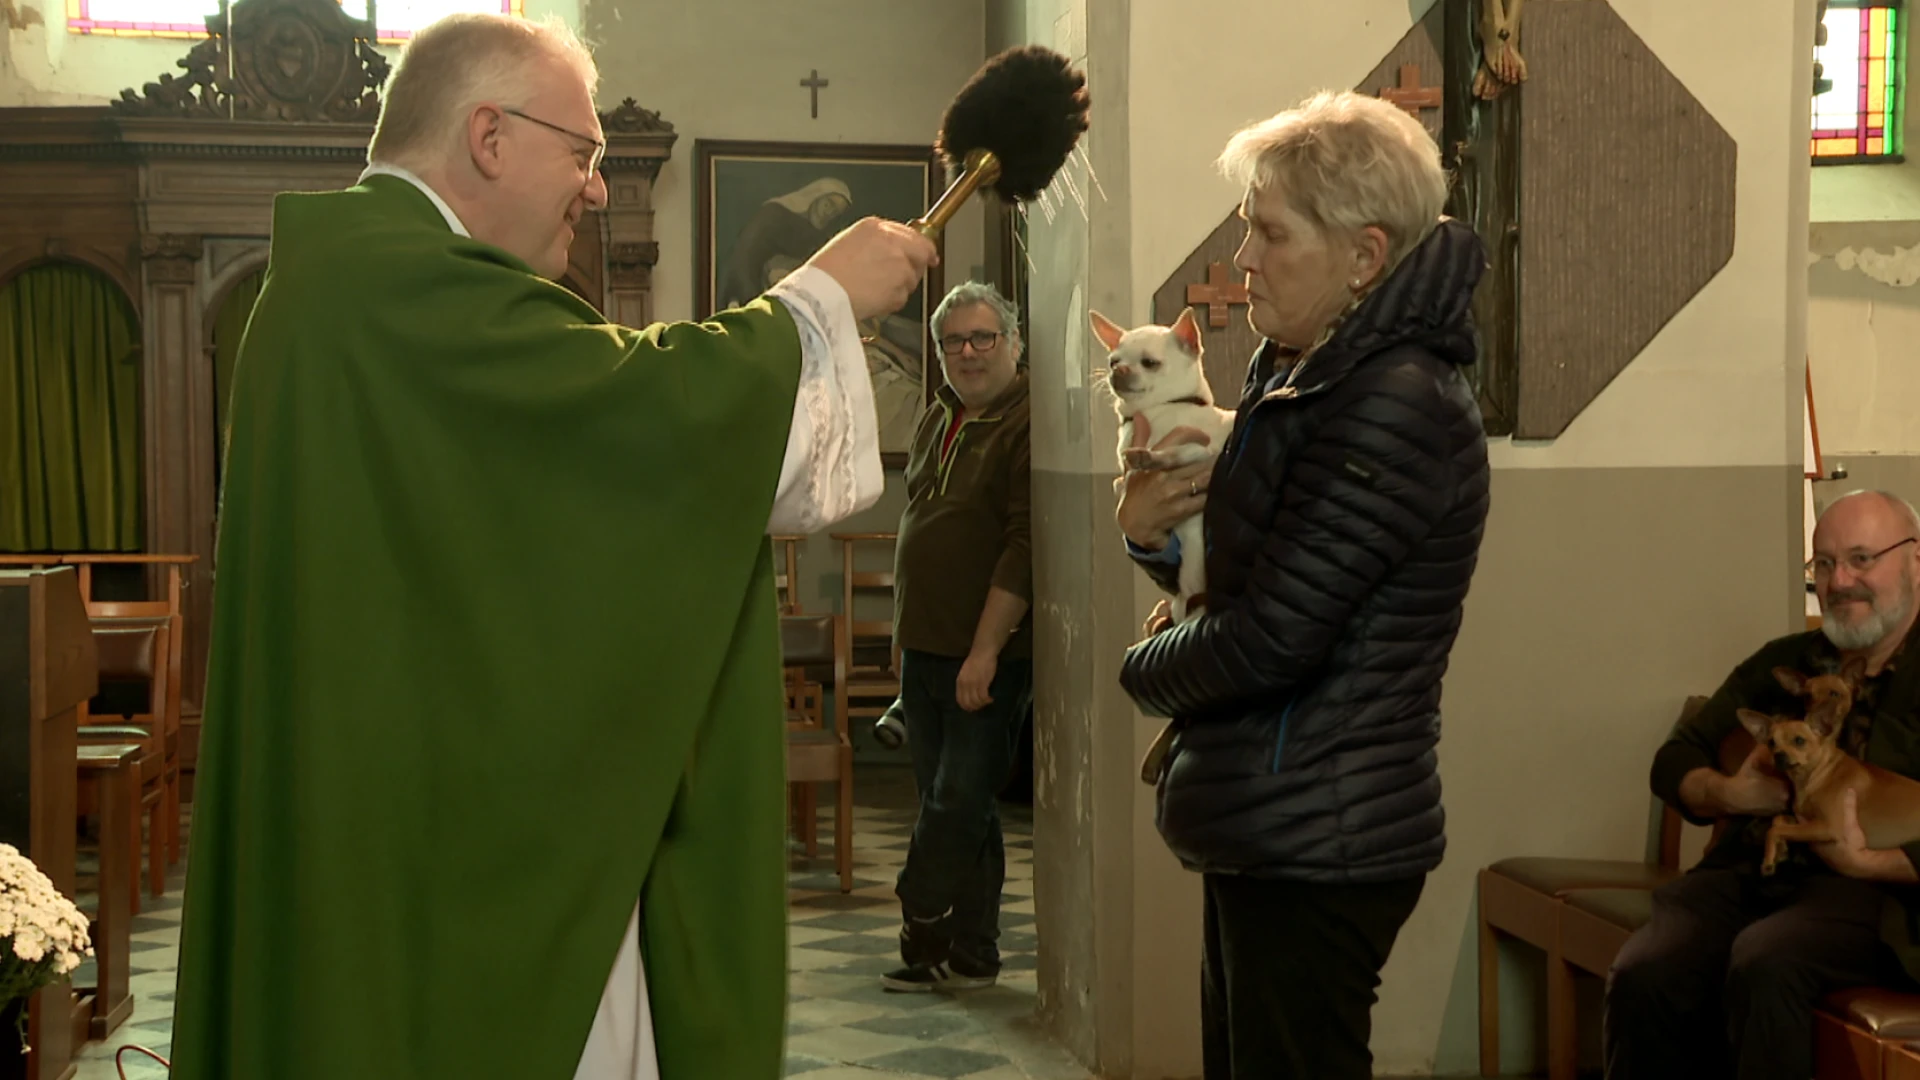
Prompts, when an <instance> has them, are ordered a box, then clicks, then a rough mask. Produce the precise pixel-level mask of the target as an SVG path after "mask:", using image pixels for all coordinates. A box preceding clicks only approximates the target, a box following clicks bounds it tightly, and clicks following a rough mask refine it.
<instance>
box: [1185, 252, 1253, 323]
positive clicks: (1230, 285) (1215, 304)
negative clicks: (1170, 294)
mask: <svg viewBox="0 0 1920 1080" xmlns="http://www.w3.org/2000/svg"><path fill="white" fill-rule="evenodd" d="M1246 302H1247V287H1246V285H1244V284H1242V283H1240V282H1235V281H1229V280H1227V268H1226V266H1225V265H1224V264H1222V263H1210V264H1209V265H1208V266H1207V283H1206V284H1205V285H1189V286H1187V303H1189V304H1205V305H1207V325H1208V326H1211V327H1213V328H1214V329H1215V330H1218V329H1220V328H1221V327H1223V326H1225V325H1227V310H1228V308H1229V307H1230V306H1231V305H1234V304H1244V303H1246Z"/></svg>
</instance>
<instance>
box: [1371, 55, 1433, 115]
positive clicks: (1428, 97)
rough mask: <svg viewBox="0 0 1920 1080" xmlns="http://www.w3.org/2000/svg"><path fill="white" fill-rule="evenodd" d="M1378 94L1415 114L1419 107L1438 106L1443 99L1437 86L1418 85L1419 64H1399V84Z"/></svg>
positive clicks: (1417, 113) (1418, 113) (1418, 112)
mask: <svg viewBox="0 0 1920 1080" xmlns="http://www.w3.org/2000/svg"><path fill="white" fill-rule="evenodd" d="M1380 96H1381V97H1382V98H1385V99H1386V100H1388V101H1390V102H1392V103H1394V104H1395V105H1398V106H1400V108H1402V109H1404V110H1406V111H1407V112H1410V113H1412V114H1413V115H1415V116H1419V115H1420V110H1421V109H1437V108H1439V107H1440V104H1441V102H1442V101H1443V100H1444V98H1443V95H1442V91H1441V89H1440V88H1439V87H1437V86H1421V85H1420V65H1419V64H1401V65H1400V85H1399V86H1389V87H1387V88H1386V89H1384V90H1382V91H1380Z"/></svg>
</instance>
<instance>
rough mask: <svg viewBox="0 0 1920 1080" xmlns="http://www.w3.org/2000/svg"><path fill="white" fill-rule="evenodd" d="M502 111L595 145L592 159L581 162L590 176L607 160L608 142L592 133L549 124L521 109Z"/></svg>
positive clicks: (577, 153)
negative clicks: (585, 133) (588, 133)
mask: <svg viewBox="0 0 1920 1080" xmlns="http://www.w3.org/2000/svg"><path fill="white" fill-rule="evenodd" d="M500 111H501V112H503V113H506V114H507V115H508V116H517V117H519V118H520V119H522V120H526V121H529V122H531V123H535V124H539V125H540V126H541V127H543V128H546V129H547V130H549V131H557V132H559V133H560V134H562V135H565V136H567V137H568V138H572V139H579V140H580V141H581V142H583V143H586V144H588V145H589V146H591V147H593V150H592V151H591V159H590V160H587V161H583V162H581V164H583V165H585V166H586V167H587V175H588V176H592V175H593V174H594V173H597V172H599V171H600V163H601V162H602V161H604V160H606V157H607V144H606V143H604V142H602V141H601V140H599V139H596V138H594V137H593V136H591V135H583V134H581V133H580V132H578V131H575V130H573V129H572V128H563V127H561V126H560V125H559V124H549V123H547V122H546V121H545V120H542V119H540V118H539V117H537V116H528V115H527V114H526V113H523V112H521V111H520V110H519V109H507V108H502V109H501V110H500ZM574 153H575V155H576V156H579V155H582V154H587V153H588V151H585V150H576V151H574Z"/></svg>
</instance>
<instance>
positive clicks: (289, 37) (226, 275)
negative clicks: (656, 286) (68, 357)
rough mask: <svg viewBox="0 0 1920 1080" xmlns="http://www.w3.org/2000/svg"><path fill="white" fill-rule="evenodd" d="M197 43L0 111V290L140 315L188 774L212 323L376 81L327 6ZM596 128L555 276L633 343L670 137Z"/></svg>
mask: <svg viewBox="0 0 1920 1080" xmlns="http://www.w3.org/2000/svg"><path fill="white" fill-rule="evenodd" d="M207 28H208V31H209V36H208V37H207V38H206V39H205V40H203V41H200V42H198V43H197V44H194V45H193V46H192V47H191V48H190V49H189V50H188V51H187V53H186V55H185V56H183V57H182V58H181V59H180V60H179V61H178V63H177V65H176V66H177V67H179V68H180V72H181V73H180V74H177V75H176V74H166V75H161V76H159V77H158V78H157V79H155V80H154V81H153V82H149V83H146V84H145V85H144V86H143V87H141V89H140V91H139V92H138V93H136V92H135V91H133V90H130V89H129V90H124V91H122V92H121V94H120V97H119V99H118V100H116V101H114V102H112V103H111V104H110V105H108V106H104V107H67V108H12V109H0V191H4V192H6V197H5V198H4V199H0V277H4V276H6V275H7V274H9V273H10V272H12V271H15V270H17V269H18V268H20V267H23V266H25V265H26V264H27V263H29V262H33V261H39V260H40V259H43V258H46V257H47V256H48V255H49V254H54V253H58V254H59V256H60V257H66V258H71V259H73V260H74V261H78V262H84V263H86V264H87V265H89V266H92V267H94V268H95V269H98V270H100V271H101V272H103V273H105V274H107V275H108V276H109V277H111V278H112V279H113V280H114V281H116V282H118V283H119V284H120V286H121V288H122V289H123V290H124V291H125V292H126V294H127V296H128V297H129V299H130V300H131V301H132V303H133V307H134V310H135V312H136V313H137V314H138V315H139V317H140V321H141V326H142V332H143V336H144V344H145V349H144V361H143V362H144V369H143V371H142V378H143V380H144V385H145V386H146V387H148V388H150V392H147V393H145V394H143V395H142V398H143V400H144V401H145V409H146V414H145V417H144V423H143V432H144V438H145V440H146V446H145V454H144V464H145V471H146V485H147V490H146V506H147V507H148V517H147V547H148V550H150V551H155V552H171V553H184V554H194V555H198V556H200V558H199V561H198V562H197V563H195V564H194V567H193V569H192V571H191V575H190V580H189V582H188V584H189V586H190V587H189V590H188V643H187V648H188V652H187V657H186V677H185V679H184V683H185V685H184V687H183V689H184V696H185V698H186V701H187V704H186V712H187V714H188V717H187V719H188V723H189V725H190V728H189V730H188V732H187V734H188V740H187V742H188V747H189V749H188V751H187V753H188V754H189V758H188V760H189V761H191V756H190V755H191V754H192V753H193V750H192V749H191V748H192V747H193V746H194V744H195V736H197V734H198V717H199V706H198V702H199V701H200V700H201V694H202V687H203V686H204V681H205V670H206V654H207V642H208V637H209V620H210V618H211V615H212V604H211V600H212V588H211V586H212V581H213V535H214V530H213V521H214V510H215V503H216V495H217V493H216V492H215V491H214V482H213V468H214V464H213V463H214V449H215V439H216V438H217V433H216V432H215V431H214V430H213V416H214V401H213V370H212V364H211V362H210V359H209V356H210V354H209V353H208V351H207V346H208V345H209V344H210V335H211V328H212V326H213V324H214V321H215V319H216V318H217V316H218V313H219V308H218V306H217V305H218V304H220V303H222V302H224V299H225V296H226V294H227V292H228V291H229V290H230V289H231V288H232V285H233V283H234V282H236V281H238V280H240V279H241V278H242V277H243V276H244V275H245V274H246V273H247V272H248V270H250V269H252V268H253V267H252V266H249V265H246V264H248V263H249V260H252V259H255V258H258V259H260V260H264V258H265V246H266V243H267V240H268V233H269V229H270V223H271V215H272V204H273V197H274V195H276V194H277V193H279V192H282V191H292V190H301V191H313V190H326V189H330V188H341V187H347V186H349V185H351V184H353V183H354V182H355V180H356V179H357V178H358V177H359V174H360V171H361V170H362V169H363V168H365V165H366V147H367V143H368V140H369V139H370V138H371V137H372V134H373V122H374V120H375V119H376V118H377V116H378V114H379V108H380V88H381V87H382V86H384V84H385V82H386V78H387V75H388V62H387V60H386V58H385V56H383V55H382V54H381V53H380V52H379V51H378V50H377V49H376V48H374V47H373V44H372V38H373V28H372V27H371V26H370V25H369V24H368V23H366V22H363V21H360V20H356V19H352V18H349V17H348V16H347V15H346V14H345V13H343V12H342V11H341V9H340V6H339V5H338V3H336V2H335V0H237V2H236V3H234V4H233V5H232V6H231V8H230V9H229V10H228V13H227V14H226V15H215V16H209V17H208V19H207ZM72 47H74V48H85V47H87V44H86V42H84V41H77V42H75V43H74V45H73V46H72ZM601 123H602V125H603V126H604V128H605V130H606V136H607V144H608V148H607V154H606V158H605V161H604V163H603V165H602V167H601V171H602V174H603V176H604V177H605V179H606V182H607V189H608V193H609V199H610V202H609V205H608V207H607V209H606V210H605V211H602V212H599V213H596V214H593V215H592V219H593V220H592V221H590V222H586V223H583V225H582V227H581V228H579V229H578V230H576V240H575V245H574V249H573V251H572V252H571V253H570V257H569V263H570V266H569V273H570V275H571V276H573V277H574V279H575V280H576V282H577V283H578V284H579V285H580V286H581V287H582V289H583V290H585V291H586V292H587V293H588V295H590V296H594V297H598V298H599V303H598V304H597V306H598V307H599V308H600V310H601V311H602V312H604V313H605V314H606V316H607V317H608V318H609V319H612V320H615V321H617V322H621V323H625V324H627V325H645V324H646V323H647V322H648V321H649V320H650V318H651V313H652V308H653V305H652V295H651V294H652V269H653V265H654V263H655V262H656V261H657V260H658V257H659V247H658V245H657V244H656V243H655V242H654V239H653V182H654V180H655V178H656V177H657V176H658V175H659V172H660V167H661V166H662V165H663V164H664V163H665V162H666V161H667V159H668V158H669V157H670V156H671V153H672V148H673V144H674V141H675V139H676V138H677V136H676V135H675V134H674V131H673V126H672V125H671V124H669V123H667V122H666V121H664V120H662V119H661V118H660V116H659V114H658V113H655V112H651V111H649V110H647V109H643V108H641V107H640V106H639V105H638V104H636V103H635V102H634V100H633V99H632V98H628V99H626V100H625V101H624V102H622V103H621V104H620V105H619V106H618V107H616V108H614V109H612V110H610V111H607V112H604V113H602V114H601Z"/></svg>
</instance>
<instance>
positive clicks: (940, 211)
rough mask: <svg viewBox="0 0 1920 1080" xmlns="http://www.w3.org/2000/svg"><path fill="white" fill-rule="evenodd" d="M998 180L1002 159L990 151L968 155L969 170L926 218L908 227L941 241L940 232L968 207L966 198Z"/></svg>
mask: <svg viewBox="0 0 1920 1080" xmlns="http://www.w3.org/2000/svg"><path fill="white" fill-rule="evenodd" d="M999 178H1000V159H999V158H996V157H994V156H993V151H991V150H975V151H974V152H973V153H971V154H968V155H967V167H966V169H965V170H964V171H962V172H961V174H960V176H959V178H958V179H956V180H955V181H954V182H953V184H952V185H951V186H950V187H948V188H947V190H946V192H945V193H944V194H942V195H941V196H940V199H939V201H938V202H936V203H934V204H933V208H932V209H930V210H928V211H927V213H926V216H925V217H922V218H919V219H917V220H914V221H911V222H908V224H909V225H911V226H912V227H913V228H915V229H918V230H919V231H920V234H921V235H922V236H925V237H927V238H928V239H932V240H937V239H939V238H940V232H941V230H943V229H945V228H946V227H947V223H948V222H950V221H952V220H953V215H955V214H957V213H959V212H960V208H961V207H962V206H965V205H966V204H967V199H968V198H970V197H972V195H973V193H974V192H975V191H978V190H979V189H980V185H982V184H990V183H992V182H993V181H995V180H998V179H999Z"/></svg>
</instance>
